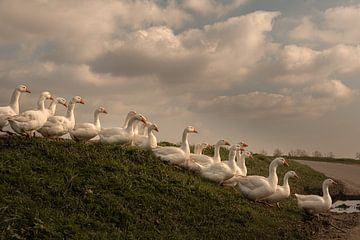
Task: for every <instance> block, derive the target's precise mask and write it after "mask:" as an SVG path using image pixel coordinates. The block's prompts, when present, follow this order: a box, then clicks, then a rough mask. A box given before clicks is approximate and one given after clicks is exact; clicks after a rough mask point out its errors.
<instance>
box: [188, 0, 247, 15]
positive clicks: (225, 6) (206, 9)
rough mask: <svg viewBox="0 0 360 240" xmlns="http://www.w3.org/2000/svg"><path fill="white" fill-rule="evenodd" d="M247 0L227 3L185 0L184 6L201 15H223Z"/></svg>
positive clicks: (207, 0)
mask: <svg viewBox="0 0 360 240" xmlns="http://www.w3.org/2000/svg"><path fill="white" fill-rule="evenodd" d="M245 2H247V0H230V1H227V2H225V3H223V2H219V1H214V0H185V1H183V3H182V6H183V7H184V8H185V9H189V10H191V11H193V12H196V13H199V14H201V15H205V16H206V15H216V16H221V15H224V14H226V13H227V12H229V11H231V10H234V9H235V8H237V7H239V6H241V5H242V4H244V3H245Z"/></svg>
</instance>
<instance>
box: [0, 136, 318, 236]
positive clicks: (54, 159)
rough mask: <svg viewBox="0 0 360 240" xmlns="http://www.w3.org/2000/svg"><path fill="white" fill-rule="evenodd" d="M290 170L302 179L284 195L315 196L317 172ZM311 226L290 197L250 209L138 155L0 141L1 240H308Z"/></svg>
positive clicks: (232, 193)
mask: <svg viewBox="0 0 360 240" xmlns="http://www.w3.org/2000/svg"><path fill="white" fill-rule="evenodd" d="M206 151H207V153H209V154H210V153H211V151H212V149H207V150H206ZM222 154H223V155H226V154H227V153H226V151H224V150H223V151H222ZM270 160H271V159H269V158H266V157H262V156H256V160H254V161H252V160H248V161H247V162H248V166H249V174H261V175H267V172H268V170H267V169H268V164H269V162H270ZM289 169H292V170H295V171H296V172H297V173H298V174H299V175H300V176H301V180H298V181H296V180H290V181H291V185H292V189H293V191H295V192H312V193H319V192H320V185H321V182H322V181H323V179H324V178H325V177H324V176H323V175H322V174H319V173H317V172H314V171H312V170H311V169H310V168H308V167H306V166H302V165H300V164H297V163H295V162H292V161H291V162H290V168H289ZM289 169H288V168H285V167H280V168H279V171H278V172H279V176H281V178H282V176H283V174H284V172H285V171H288V170H289ZM281 181H282V180H281ZM319 224H320V223H319ZM304 229H306V230H305V231H304ZM308 229H310V230H308ZM311 229H314V226H313V224H312V225H310V224H309V223H307V222H306V221H305V220H304V216H303V215H302V213H301V211H299V210H298V209H297V208H296V202H295V200H294V199H289V200H286V201H284V202H283V203H282V209H280V210H279V209H277V208H269V207H265V206H263V205H261V204H254V203H253V202H250V201H248V200H246V199H244V198H243V197H242V196H241V194H239V193H238V191H237V190H234V189H232V188H230V189H229V188H223V187H219V186H217V185H216V184H213V183H211V182H207V181H204V180H202V179H201V178H200V177H198V176H197V175H195V174H193V173H190V172H188V171H186V170H183V169H180V168H178V167H175V166H170V165H167V164H164V163H162V162H161V161H159V159H157V158H156V157H155V156H154V155H153V154H152V153H151V152H150V151H147V150H142V149H139V148H133V147H120V146H116V145H103V144H79V143H74V142H71V141H62V142H54V141H47V140H45V139H40V138H37V139H30V140H29V139H24V138H11V139H0V239H64V238H66V239H311V236H312V233H311V232H312V231H313V230H311Z"/></svg>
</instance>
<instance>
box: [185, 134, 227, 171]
mask: <svg viewBox="0 0 360 240" xmlns="http://www.w3.org/2000/svg"><path fill="white" fill-rule="evenodd" d="M221 146H230V143H229V142H228V141H226V140H224V139H220V140H219V141H218V142H217V143H216V144H215V149H214V156H213V157H209V156H207V155H203V154H201V155H200V154H195V153H191V154H190V159H191V161H190V163H191V162H194V163H198V164H200V165H202V166H210V165H211V164H213V163H215V162H221V157H220V147H221ZM195 166H196V168H197V165H196V164H195Z"/></svg>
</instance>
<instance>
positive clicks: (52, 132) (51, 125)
mask: <svg viewBox="0 0 360 240" xmlns="http://www.w3.org/2000/svg"><path fill="white" fill-rule="evenodd" d="M77 103H81V104H85V102H84V100H83V99H82V98H81V97H79V96H75V97H73V98H72V99H71V101H70V103H69V106H68V109H67V112H66V116H51V117H49V118H48V119H47V121H46V123H45V124H44V126H42V128H40V129H39V130H38V132H39V133H40V134H41V135H43V136H44V137H47V138H57V137H61V136H62V135H65V134H66V133H68V132H69V131H70V130H71V129H73V128H74V126H75V116H74V109H75V105H76V104H77Z"/></svg>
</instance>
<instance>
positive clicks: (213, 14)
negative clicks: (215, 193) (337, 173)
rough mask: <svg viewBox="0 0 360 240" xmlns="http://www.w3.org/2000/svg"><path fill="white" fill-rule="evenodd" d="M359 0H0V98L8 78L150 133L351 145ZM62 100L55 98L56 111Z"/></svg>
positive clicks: (338, 148)
mask: <svg viewBox="0 0 360 240" xmlns="http://www.w3.org/2000/svg"><path fill="white" fill-rule="evenodd" d="M359 23H360V1H354V0H353V1H350V0H349V1H347V0H326V1H318V0H266V1H262V0H223V1H215V0H183V1H180V0H168V1H165V0H132V1H130V0H129V1H127V0H123V1H120V0H78V1H72V0H32V1H28V0H0V83H1V88H0V105H6V104H7V102H8V101H9V98H10V95H11V92H12V91H13V89H14V88H15V87H16V86H17V85H18V84H25V85H27V86H28V87H29V89H30V90H31V91H32V94H30V95H23V96H22V98H21V110H26V109H31V108H34V107H35V106H36V101H37V98H38V96H39V94H40V92H41V91H44V90H48V91H50V92H51V93H52V94H53V95H55V96H62V97H65V98H67V99H70V98H71V97H72V96H75V95H79V96H81V97H82V98H84V100H85V101H86V104H85V105H79V106H77V107H76V109H75V115H76V121H77V122H78V123H79V122H89V121H90V122H91V121H92V118H93V117H92V116H93V111H94V110H95V109H96V108H97V107H99V106H103V107H105V108H106V109H107V111H108V112H109V114H108V115H106V116H101V122H102V126H103V127H111V126H121V125H122V123H123V121H124V118H125V115H126V113H127V112H128V111H130V110H136V111H137V112H140V113H142V114H143V115H145V116H146V117H147V118H148V119H149V120H150V121H151V122H154V123H156V124H157V125H158V126H159V130H160V132H159V133H158V134H157V136H158V140H166V141H171V142H179V141H180V139H181V133H182V130H183V129H184V127H186V126H188V125H192V126H194V127H196V128H197V129H198V131H199V134H197V135H191V136H189V141H190V143H197V142H208V143H215V142H216V141H217V140H218V139H227V140H229V141H231V142H233V143H236V142H239V141H245V142H247V143H248V144H249V145H250V149H251V150H253V151H257V152H259V151H262V150H265V151H267V152H268V153H272V152H273V150H274V149H275V148H280V149H281V150H282V151H283V152H287V151H289V150H291V149H305V150H306V151H307V152H308V153H312V152H313V151H315V150H319V151H321V152H333V153H335V155H336V156H338V157H354V156H355V153H356V152H360V148H359V144H360V142H359V141H358V138H359V136H360V126H359V124H358V123H359V119H360V108H359V103H360V95H359V89H360V81H359V79H358V78H359V76H360V30H359V26H358V24H359ZM64 113H65V109H64V108H63V107H62V106H59V107H58V110H57V115H63V114H64Z"/></svg>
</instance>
